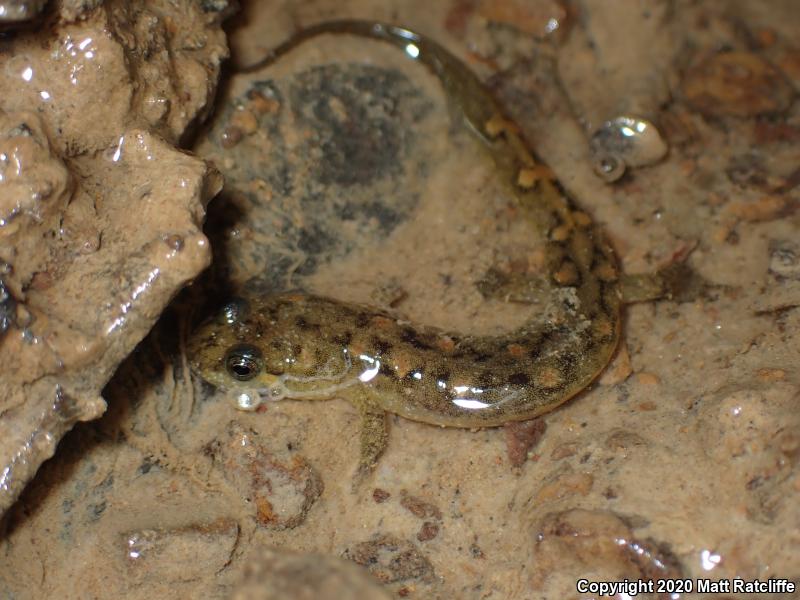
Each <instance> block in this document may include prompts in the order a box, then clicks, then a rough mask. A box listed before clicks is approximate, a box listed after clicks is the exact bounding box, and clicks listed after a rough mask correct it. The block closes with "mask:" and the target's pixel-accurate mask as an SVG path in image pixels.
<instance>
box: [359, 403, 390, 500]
mask: <svg viewBox="0 0 800 600" xmlns="http://www.w3.org/2000/svg"><path fill="white" fill-rule="evenodd" d="M353 404H355V406H356V407H357V408H358V412H359V413H360V415H361V423H360V424H359V426H360V432H359V435H360V448H359V461H358V470H357V471H356V474H355V480H354V482H353V487H354V488H356V487H358V486H359V484H360V483H361V482H362V481H363V480H364V479H365V478H366V476H367V475H369V474H370V473H371V472H372V470H373V468H374V467H375V465H376V464H378V459H379V458H380V456H381V454H383V451H384V450H385V449H386V444H387V442H388V440H389V433H388V431H387V423H386V411H384V410H383V409H382V408H381V407H380V405H378V403H377V402H376V401H375V400H373V399H371V398H370V397H369V392H367V391H359V392H358V395H357V398H354V399H353Z"/></svg>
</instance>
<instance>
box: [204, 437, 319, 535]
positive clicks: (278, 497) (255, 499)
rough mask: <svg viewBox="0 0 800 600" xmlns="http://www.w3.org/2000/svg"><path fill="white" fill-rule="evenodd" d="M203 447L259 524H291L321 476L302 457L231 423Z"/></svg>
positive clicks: (309, 501)
mask: <svg viewBox="0 0 800 600" xmlns="http://www.w3.org/2000/svg"><path fill="white" fill-rule="evenodd" d="M207 450H208V452H209V453H210V454H211V456H212V457H213V459H214V462H215V464H217V466H218V468H220V469H221V471H222V473H223V475H224V477H225V479H227V480H228V481H229V482H230V483H231V484H232V485H233V487H234V488H235V489H236V490H237V492H238V493H239V494H240V495H241V497H242V499H243V500H244V501H245V502H247V503H248V504H249V505H250V507H251V511H252V513H253V518H254V519H255V520H256V523H258V524H259V525H260V526H262V527H266V528H269V529H277V530H281V529H292V528H293V527H297V526H298V525H299V524H300V523H302V522H303V521H304V520H305V518H306V514H307V513H308V511H309V510H310V509H311V507H312V506H313V504H314V503H315V502H316V500H317V498H319V496H320V494H321V493H322V489H323V484H322V479H321V478H320V476H319V475H318V474H317V471H316V470H315V469H314V468H313V467H312V466H311V465H309V464H308V463H307V462H306V460H305V459H304V458H303V457H302V456H299V455H298V454H296V453H293V452H289V451H287V450H286V449H285V448H283V447H281V448H279V449H277V450H273V449H272V448H270V447H269V446H268V445H267V444H266V443H265V442H264V441H262V440H261V439H260V437H259V435H258V434H257V433H256V432H255V431H253V430H250V429H247V428H245V427H243V426H241V425H239V424H238V423H236V422H231V423H230V425H229V426H228V429H227V434H226V436H224V437H223V438H222V439H219V440H215V441H213V442H211V444H209V445H208V446H207Z"/></svg>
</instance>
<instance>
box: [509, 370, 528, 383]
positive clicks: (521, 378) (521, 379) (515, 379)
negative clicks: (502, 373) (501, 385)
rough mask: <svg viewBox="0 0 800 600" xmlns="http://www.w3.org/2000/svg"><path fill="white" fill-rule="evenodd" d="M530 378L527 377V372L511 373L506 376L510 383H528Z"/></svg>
mask: <svg viewBox="0 0 800 600" xmlns="http://www.w3.org/2000/svg"><path fill="white" fill-rule="evenodd" d="M530 380H531V378H530V377H528V374H527V373H513V374H512V375H510V376H509V378H508V383H510V384H511V385H528V383H530Z"/></svg>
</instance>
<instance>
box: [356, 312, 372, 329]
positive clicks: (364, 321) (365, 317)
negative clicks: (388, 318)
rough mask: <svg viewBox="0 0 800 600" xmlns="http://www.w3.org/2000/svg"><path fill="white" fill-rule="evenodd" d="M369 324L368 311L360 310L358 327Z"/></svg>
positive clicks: (357, 318)
mask: <svg viewBox="0 0 800 600" xmlns="http://www.w3.org/2000/svg"><path fill="white" fill-rule="evenodd" d="M367 325H369V315H368V314H367V313H363V312H360V313H358V314H357V315H356V327H358V328H360V329H363V328H364V327H366V326H367Z"/></svg>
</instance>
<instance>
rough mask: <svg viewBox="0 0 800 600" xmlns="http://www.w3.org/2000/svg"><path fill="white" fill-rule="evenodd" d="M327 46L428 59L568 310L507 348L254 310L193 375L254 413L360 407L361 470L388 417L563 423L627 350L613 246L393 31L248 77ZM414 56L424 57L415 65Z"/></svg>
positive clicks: (231, 327) (363, 316)
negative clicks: (554, 414) (370, 43)
mask: <svg viewBox="0 0 800 600" xmlns="http://www.w3.org/2000/svg"><path fill="white" fill-rule="evenodd" d="M322 33H346V34H353V35H361V36H366V37H371V38H375V39H380V40H385V41H388V42H390V43H392V44H394V45H397V46H399V47H401V48H403V49H405V50H406V52H407V53H408V54H409V55H410V56H413V54H416V53H417V52H416V50H418V56H416V59H417V60H419V61H421V62H422V63H424V64H425V65H426V66H428V67H429V68H430V69H431V70H432V71H433V72H434V73H435V74H436V75H437V76H438V77H439V79H440V81H441V82H442V85H443V86H444V89H445V91H446V93H447V94H448V96H449V98H450V99H451V100H452V103H453V105H454V106H455V108H456V110H459V111H460V112H461V113H462V114H463V118H464V121H465V123H466V124H467V125H468V126H469V127H470V129H471V130H473V132H474V133H475V137H476V139H477V140H478V141H479V143H482V144H483V145H485V146H486V147H487V149H488V151H489V152H490V153H491V154H492V156H493V157H494V159H495V164H496V165H497V169H498V170H499V173H500V176H501V177H503V178H504V179H505V180H507V181H508V184H509V186H510V188H512V189H513V195H514V197H515V198H516V199H517V201H518V203H519V207H520V210H521V212H522V214H524V215H526V216H527V217H528V218H529V219H530V221H531V224H532V226H533V227H537V228H541V230H542V231H543V233H544V235H545V236H546V239H547V240H548V241H547V250H546V256H547V265H548V272H549V277H550V279H551V285H552V287H553V288H554V289H555V290H556V291H559V289H561V290H563V291H564V294H563V298H568V300H563V302H564V303H565V307H564V311H562V312H563V315H562V316H561V317H559V318H558V320H557V321H555V320H552V319H543V318H537V319H532V320H531V321H529V322H528V323H526V324H525V325H524V326H522V327H520V328H519V329H517V330H516V331H513V332H511V333H509V334H507V335H503V336H498V337H477V336H470V335H468V334H460V333H453V332H444V331H440V330H438V329H434V328H428V327H420V326H417V325H414V324H412V323H407V322H404V321H402V320H398V317H397V315H392V314H389V313H386V312H384V311H381V310H377V309H375V308H372V307H368V306H361V305H354V304H348V303H343V302H339V301H337V300H332V299H329V298H321V297H315V296H310V295H278V296H267V297H262V298H252V299H249V300H248V301H246V302H244V303H240V304H238V305H234V306H229V307H227V308H226V310H225V311H224V312H223V315H222V316H221V317H219V318H218V319H217V320H215V321H212V322H210V323H207V324H205V325H204V326H202V327H201V328H200V329H199V330H198V331H197V332H196V334H195V335H194V337H193V339H192V341H191V342H190V348H189V354H190V357H191V360H192V364H193V366H194V368H195V370H196V371H197V372H198V373H199V374H200V375H201V376H202V377H203V378H205V379H207V380H208V381H209V382H210V383H212V384H214V385H217V386H218V387H221V388H223V389H226V390H230V391H232V392H233V393H237V391H248V390H249V396H248V395H247V394H246V395H245V396H244V398H245V400H248V399H249V401H250V404H248V407H249V408H252V404H253V402H252V400H253V396H254V395H260V396H262V397H265V398H272V399H280V398H296V399H303V398H318V399H321V398H329V397H342V398H346V399H348V400H350V401H352V402H353V403H354V404H355V405H357V406H358V407H359V408H360V410H361V411H362V415H363V416H364V426H363V430H362V439H361V442H362V451H361V469H362V471H363V470H366V469H368V468H369V467H371V466H372V465H373V464H374V462H375V461H376V460H377V457H378V456H379V454H380V452H381V451H382V450H383V447H384V445H385V443H386V433H385V423H384V413H385V412H386V411H388V412H392V413H396V414H398V415H401V416H403V417H406V418H409V419H414V420H417V421H422V422H425V423H431V424H434V425H443V426H453V427H483V426H495V425H500V424H502V423H505V422H508V421H516V420H524V419H530V418H533V417H536V416H538V415H541V414H542V413H545V412H548V411H550V410H553V409H554V408H555V407H557V406H559V405H560V404H562V403H563V402H565V401H567V400H568V399H569V398H571V397H572V396H573V395H575V394H576V393H578V392H579V391H580V390H582V389H583V388H585V387H586V386H587V385H588V384H589V383H590V382H591V381H592V380H593V379H594V378H595V377H596V376H597V374H598V373H599V372H600V371H601V370H602V369H603V368H604V367H605V366H606V364H608V362H609V360H610V358H611V356H612V354H613V353H614V350H615V348H616V345H617V342H618V339H619V335H620V310H621V289H620V282H619V276H618V270H617V263H616V260H615V257H614V255H613V252H612V251H611V249H610V247H609V246H608V244H607V243H606V241H605V240H604V238H603V236H602V234H601V233H600V232H599V231H598V229H597V227H596V226H595V225H594V223H593V222H592V221H591V219H590V218H589V217H588V216H587V215H586V213H583V212H581V211H580V210H579V209H578V208H577V207H576V206H575V205H574V203H573V202H572V201H571V200H570V199H569V198H568V196H567V195H566V193H565V192H564V190H563V189H562V187H561V186H560V185H559V183H558V182H557V181H556V180H555V178H554V176H553V174H552V172H551V171H550V170H549V169H548V168H547V167H546V166H545V165H543V164H542V163H541V162H538V161H537V160H536V159H535V158H534V156H533V154H532V153H531V152H530V151H529V150H528V148H527V147H526V145H525V143H524V142H523V140H522V139H521V138H520V137H519V135H518V134H517V128H516V127H515V125H514V124H513V123H512V122H510V121H508V120H507V119H505V118H503V116H502V112H501V110H500V108H499V107H498V105H497V103H496V101H495V100H494V99H493V97H492V96H491V95H490V94H489V92H488V91H487V90H486V88H485V87H484V86H483V85H482V84H481V82H480V81H479V80H478V79H477V77H476V76H475V75H474V74H473V73H472V72H471V71H470V70H469V69H468V68H467V67H466V66H465V65H464V64H463V63H461V62H460V61H459V60H458V59H457V58H455V57H454V56H453V55H451V54H450V53H449V52H447V51H446V50H445V49H444V48H442V47H441V46H439V45H438V44H436V43H435V42H433V41H431V40H428V39H426V38H423V37H421V36H419V35H417V34H414V33H412V32H410V31H408V30H405V29H401V28H397V27H393V26H389V25H381V24H374V23H368V22H360V21H347V22H332V23H326V24H322V25H319V26H315V27H313V28H311V29H308V30H306V31H304V32H301V33H300V34H299V35H298V36H297V37H295V38H294V39H292V40H291V41H290V42H288V43H287V44H285V45H283V46H281V47H279V48H278V49H277V50H275V52H273V53H272V54H271V55H270V57H268V58H267V59H266V60H265V61H264V62H262V63H260V64H258V65H255V66H254V67H251V68H250V70H253V69H258V68H261V67H262V66H264V65H265V64H267V63H268V62H271V61H273V60H275V59H276V58H277V57H279V56H280V55H282V54H283V53H285V52H286V51H288V50H289V49H291V48H293V47H295V46H296V45H297V44H299V43H301V42H302V41H304V40H307V39H309V38H311V37H313V36H315V35H319V34H322ZM409 44H412V45H413V46H415V47H416V50H415V51H413V52H409V51H408V49H407V47H408V45H409ZM455 197H456V196H454V198H455ZM504 285H506V289H503V290H499V289H498V290H497V291H498V293H506V295H508V294H507V293H508V292H509V291H511V292H513V291H514V289H520V290H522V289H523V288H524V285H525V282H521V281H511V282H507V283H506V284H504ZM512 295H513V294H512ZM242 345H244V346H242ZM237 348H238V350H237ZM232 349H233V354H232V353H231V352H232ZM242 349H244V353H245V355H246V358H248V359H249V358H253V360H252V361H250V362H249V363H248V364H247V365H246V367H247V368H246V369H245V371H246V372H244V371H243V372H240V376H239V377H238V378H237V377H234V376H233V374H232V368H234V367H236V364H237V360H239V362H241V360H240V358H241V354H242ZM237 352H238V354H237ZM237 356H238V357H239V358H237ZM243 368H244V367H243ZM251 368H252V369H254V370H255V371H256V372H255V373H251V372H250V369H251ZM242 379H246V380H242ZM242 406H244V404H242Z"/></svg>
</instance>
